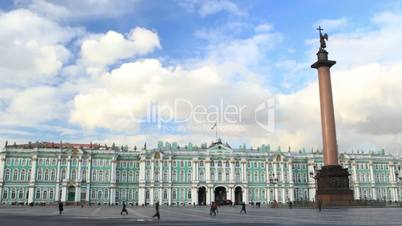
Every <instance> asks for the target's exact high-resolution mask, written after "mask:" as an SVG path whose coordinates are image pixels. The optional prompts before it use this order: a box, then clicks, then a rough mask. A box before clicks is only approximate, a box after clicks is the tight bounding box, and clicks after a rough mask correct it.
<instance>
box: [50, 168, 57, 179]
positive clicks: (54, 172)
mask: <svg viewBox="0 0 402 226" xmlns="http://www.w3.org/2000/svg"><path fill="white" fill-rule="evenodd" d="M50 179H51V180H52V181H54V180H56V170H54V169H53V170H52V173H51V175H50Z"/></svg>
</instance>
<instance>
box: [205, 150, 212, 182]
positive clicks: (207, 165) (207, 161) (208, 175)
mask: <svg viewBox="0 0 402 226" xmlns="http://www.w3.org/2000/svg"><path fill="white" fill-rule="evenodd" d="M210 167H211V159H210V158H209V157H207V158H206V159H205V179H206V182H207V184H209V183H211V170H210Z"/></svg>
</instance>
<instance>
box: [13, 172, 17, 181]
mask: <svg viewBox="0 0 402 226" xmlns="http://www.w3.org/2000/svg"><path fill="white" fill-rule="evenodd" d="M13 180H14V181H16V180H18V170H17V169H15V170H14V175H13Z"/></svg>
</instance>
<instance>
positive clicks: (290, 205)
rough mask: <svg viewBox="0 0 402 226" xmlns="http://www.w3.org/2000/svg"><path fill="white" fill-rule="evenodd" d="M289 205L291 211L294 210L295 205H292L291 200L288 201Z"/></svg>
mask: <svg viewBox="0 0 402 226" xmlns="http://www.w3.org/2000/svg"><path fill="white" fill-rule="evenodd" d="M288 205H289V209H292V208H293V203H292V201H290V199H289V201H288Z"/></svg>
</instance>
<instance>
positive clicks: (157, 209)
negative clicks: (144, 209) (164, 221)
mask: <svg viewBox="0 0 402 226" xmlns="http://www.w3.org/2000/svg"><path fill="white" fill-rule="evenodd" d="M155 211H156V212H155V214H154V215H153V216H152V218H155V217H157V218H158V221H159V220H160V219H161V215H160V214H159V202H156V203H155Z"/></svg>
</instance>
